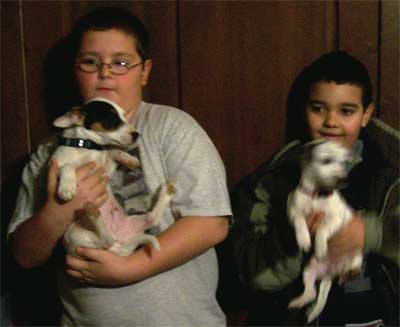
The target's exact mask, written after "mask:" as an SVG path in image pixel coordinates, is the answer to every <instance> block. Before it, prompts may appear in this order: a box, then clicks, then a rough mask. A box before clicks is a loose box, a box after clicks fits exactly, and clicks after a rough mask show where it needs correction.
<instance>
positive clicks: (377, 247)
mask: <svg viewBox="0 0 400 327" xmlns="http://www.w3.org/2000/svg"><path fill="white" fill-rule="evenodd" d="M399 199H400V181H397V182H396V183H395V184H394V185H393V186H392V188H391V189H390V190H389V192H388V194H387V196H386V199H385V203H384V208H383V211H382V215H378V214H377V213H375V212H368V211H366V212H363V218H364V219H363V221H364V226H365V244H364V251H365V252H369V251H371V252H375V253H378V254H380V255H382V256H384V257H387V258H388V259H390V260H391V261H393V262H395V263H397V265H399V266H400V258H399V250H400V246H399V232H400V203H399Z"/></svg>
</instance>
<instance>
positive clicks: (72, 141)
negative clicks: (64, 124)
mask: <svg viewBox="0 0 400 327" xmlns="http://www.w3.org/2000/svg"><path fill="white" fill-rule="evenodd" d="M60 145H65V146H71V147H74V148H84V149H89V150H104V147H103V146H102V145H99V144H97V143H95V142H93V141H91V140H85V139H80V138H67V137H61V138H60Z"/></svg>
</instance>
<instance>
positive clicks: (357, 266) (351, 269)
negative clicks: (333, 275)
mask: <svg viewBox="0 0 400 327" xmlns="http://www.w3.org/2000/svg"><path fill="white" fill-rule="evenodd" d="M349 260H350V261H349V262H347V263H346V265H345V266H344V268H343V273H342V274H340V276H339V284H340V285H343V284H344V283H345V282H347V281H349V280H352V279H355V278H357V277H359V276H360V275H361V266H362V261H363V257H362V254H361V253H358V254H357V255H355V256H354V257H353V258H351V259H349Z"/></svg>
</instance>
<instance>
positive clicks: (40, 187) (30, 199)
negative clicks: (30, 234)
mask: <svg viewBox="0 0 400 327" xmlns="http://www.w3.org/2000/svg"><path fill="white" fill-rule="evenodd" d="M51 148H52V145H51V142H50V141H49V142H47V143H44V144H41V145H39V147H38V149H37V151H36V152H34V153H33V154H32V155H31V158H30V161H29V162H28V163H27V164H26V166H25V168H24V170H23V173H22V178H21V179H22V181H21V186H20V188H19V191H18V197H17V201H16V204H15V210H14V213H13V217H12V218H11V221H10V223H9V225H8V231H7V235H11V234H12V233H13V232H14V231H15V229H16V228H17V227H18V225H20V224H21V223H23V222H24V221H25V220H27V219H28V218H30V217H32V216H33V215H34V213H35V212H36V211H37V210H38V209H39V208H40V207H41V206H42V205H43V204H44V201H45V199H46V196H47V171H48V168H49V160H50V153H51Z"/></svg>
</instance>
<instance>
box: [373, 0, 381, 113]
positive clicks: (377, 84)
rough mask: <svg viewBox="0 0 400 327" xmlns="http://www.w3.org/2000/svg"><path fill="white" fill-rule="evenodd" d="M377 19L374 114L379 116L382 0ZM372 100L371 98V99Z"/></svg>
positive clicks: (379, 3)
mask: <svg viewBox="0 0 400 327" xmlns="http://www.w3.org/2000/svg"><path fill="white" fill-rule="evenodd" d="M377 14H378V19H377V24H378V26H377V30H378V33H377V34H378V35H377V38H376V42H377V45H376V51H377V54H376V90H375V92H376V93H375V97H376V106H375V116H376V117H378V118H379V116H380V113H381V106H382V104H381V85H382V83H381V82H382V2H381V1H379V2H378V13H377ZM372 100H373V99H372Z"/></svg>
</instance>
